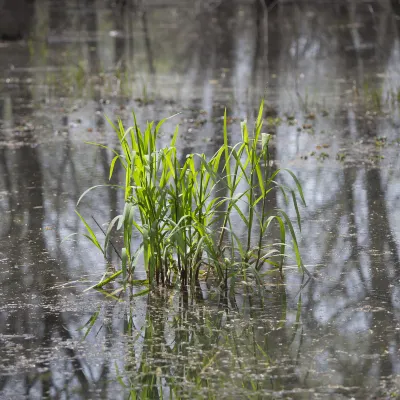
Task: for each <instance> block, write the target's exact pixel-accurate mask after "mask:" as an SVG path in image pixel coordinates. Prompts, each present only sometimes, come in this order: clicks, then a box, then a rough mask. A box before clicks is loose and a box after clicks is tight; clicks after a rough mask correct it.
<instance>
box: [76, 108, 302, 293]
mask: <svg viewBox="0 0 400 400" xmlns="http://www.w3.org/2000/svg"><path fill="white" fill-rule="evenodd" d="M263 105H264V104H263V102H262V103H261V105H260V108H259V112H258V117H257V120H256V122H255V127H254V130H253V133H252V135H250V134H249V131H248V126H247V122H246V121H244V122H242V123H241V131H242V141H241V142H240V143H237V144H235V145H233V146H232V145H230V144H229V135H228V130H227V115H226V111H225V115H224V129H223V139H224V144H223V145H222V146H221V147H220V149H219V150H218V151H217V152H216V153H215V154H214V156H212V157H211V158H210V159H207V157H206V156H205V154H197V153H193V154H189V155H188V156H187V157H186V159H185V160H184V162H181V161H180V160H179V158H178V153H177V148H176V145H175V144H176V140H177V136H178V128H176V130H175V133H174V135H173V137H172V140H171V142H170V145H169V146H167V147H164V148H158V147H157V139H158V137H159V134H160V129H161V127H162V125H163V123H164V122H165V120H162V121H160V122H159V123H158V124H157V125H155V124H154V122H148V123H147V125H146V128H145V129H144V130H142V129H140V128H139V126H138V124H137V122H136V118H135V116H134V126H132V127H130V128H128V129H125V127H124V126H123V124H122V122H121V121H120V120H119V121H118V123H117V124H116V125H114V124H113V123H112V122H111V121H109V123H110V124H111V126H112V127H113V128H114V130H115V132H116V134H117V135H118V139H119V143H120V146H121V151H120V152H117V151H115V150H111V149H110V150H111V151H113V152H114V154H115V157H114V158H113V160H112V162H111V165H110V174H109V176H110V179H111V177H112V175H113V172H114V168H115V165H116V163H120V164H121V166H122V167H123V170H124V174H125V181H124V186H122V188H123V190H124V192H125V207H124V210H123V212H122V213H121V214H120V215H118V216H116V217H115V218H114V219H113V220H112V221H111V222H110V223H109V225H108V228H107V230H106V232H105V240H104V244H103V245H102V244H101V243H100V241H99V239H98V238H97V236H96V235H95V233H94V231H93V230H92V228H91V227H90V226H89V224H88V223H87V222H86V220H85V219H84V217H83V216H81V215H80V214H79V213H78V215H79V217H80V218H81V220H82V221H83V223H84V224H85V227H86V229H87V232H88V234H87V235H86V236H87V237H88V238H89V239H90V240H91V241H92V242H93V244H94V245H95V246H96V247H97V248H98V249H99V250H100V251H101V252H102V253H103V254H104V255H106V254H107V248H108V247H109V245H110V239H111V235H112V232H113V231H114V230H115V229H116V230H117V231H121V232H122V235H123V248H122V251H121V266H120V269H119V270H118V271H117V272H115V273H114V274H113V275H111V276H108V277H103V279H102V280H101V281H100V282H99V283H98V284H97V285H96V286H95V287H97V288H100V287H102V286H104V285H105V284H106V283H109V282H111V281H114V280H116V279H117V278H118V279H120V278H121V277H122V284H123V285H122V287H123V288H124V287H126V285H127V284H129V283H132V282H134V273H135V269H136V266H137V263H138V260H139V259H141V257H143V262H144V267H145V270H146V274H147V283H148V284H149V287H152V286H153V285H180V286H181V287H182V288H185V287H187V286H188V285H195V284H196V283H197V282H198V280H199V277H200V274H202V276H203V275H204V276H205V277H212V278H213V279H214V280H216V281H217V282H218V283H219V284H222V285H224V286H225V287H227V286H228V285H231V287H233V286H234V284H235V282H236V281H237V280H238V279H239V278H240V280H243V279H245V280H247V279H248V278H249V277H251V278H252V279H253V280H254V281H256V282H257V283H260V284H261V283H262V277H263V275H264V273H265V264H269V265H272V267H273V268H275V269H277V270H279V271H280V274H281V276H283V265H284V260H285V258H286V253H287V252H286V247H287V246H288V243H287V235H288V233H290V236H291V246H292V248H293V250H294V254H295V258H296V261H297V265H298V267H299V268H300V269H301V270H303V271H304V270H305V268H304V266H303V263H302V260H301V256H300V252H299V248H298V244H297V239H296V235H295V232H294V229H293V225H292V222H291V220H290V219H289V217H288V215H287V214H286V213H285V212H284V211H283V210H282V209H276V208H272V209H271V208H270V207H269V202H268V200H269V197H270V196H271V195H273V192H274V191H276V190H279V191H281V192H282V193H283V196H284V198H285V200H286V202H289V199H290V201H291V202H292V203H293V205H294V208H295V210H296V215H297V223H298V225H299V227H300V229H301V223H300V213H299V209H298V201H297V196H299V197H300V200H301V202H302V203H304V204H305V201H304V196H303V192H302V188H301V185H300V182H299V181H298V179H297V178H296V176H295V175H294V174H293V173H292V172H291V171H289V170H287V169H285V170H281V169H275V168H274V167H273V164H272V162H271V160H270V153H269V142H270V135H268V134H265V133H262V126H263ZM282 172H286V173H288V174H289V175H290V176H291V177H292V179H293V182H294V184H295V189H292V188H289V187H287V186H285V185H283V184H280V183H279V182H278V181H277V178H278V175H279V174H281V173H282ZM91 189H92V188H90V189H88V190H87V191H86V192H85V193H84V194H83V195H82V196H81V198H82V197H83V196H84V195H85V194H86V193H87V192H88V191H89V190H91ZM80 200H81V199H79V201H80ZM79 201H78V203H79ZM238 221H239V225H241V226H242V227H243V228H244V229H243V231H244V233H243V234H242V235H240V234H239V233H238V232H239V229H238ZM273 224H277V225H278V227H279V232H280V240H279V243H275V242H274V241H273V240H268V233H269V232H270V231H271V226H272V225H273ZM255 228H256V229H255ZM137 233H139V234H140V237H141V244H140V245H139V246H138V247H137V248H134V247H133V237H134V235H137Z"/></svg>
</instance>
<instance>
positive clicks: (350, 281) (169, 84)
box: [0, 0, 400, 399]
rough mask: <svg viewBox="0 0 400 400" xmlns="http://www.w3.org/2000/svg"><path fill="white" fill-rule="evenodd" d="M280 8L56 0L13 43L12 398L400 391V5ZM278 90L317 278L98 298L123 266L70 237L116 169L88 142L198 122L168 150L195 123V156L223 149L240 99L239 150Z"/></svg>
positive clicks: (280, 147) (1, 208)
mask: <svg viewBox="0 0 400 400" xmlns="http://www.w3.org/2000/svg"><path fill="white" fill-rule="evenodd" d="M276 3H279V4H277V5H274V2H271V4H270V5H269V8H268V9H267V8H266V6H264V3H262V2H260V1H258V0H257V1H256V0H255V1H250V0H248V1H234V2H232V1H231V0H219V1H211V0H204V1H203V0H201V1H200V0H199V1H183V0H175V1H171V0H166V1H161V0H158V1H156V0H148V1H143V2H134V1H132V2H118V1H117V2H115V4H113V3H112V2H111V1H103V0H87V1H85V2H80V1H66V2H58V1H46V0H36V2H35V3H34V11H33V15H32V16H31V21H30V25H29V26H30V28H29V29H30V30H29V33H28V34H27V35H26V37H25V39H24V40H21V41H16V42H6V41H4V42H0V212H1V214H0V215H1V225H0V360H1V363H0V398H1V399H24V398H26V399H28V398H29V399H31V398H32V399H40V398H54V399H98V398H99V399H100V398H101V399H119V398H121V399H122V398H128V397H129V396H131V398H132V399H134V398H138V399H146V398H149V399H169V398H174V399H175V398H176V399H181V398H189V399H214V398H219V399H247V398H250V399H269V398H271V399H275V398H288V399H289V398H293V399H309V398H316V399H319V398H321V399H352V398H354V399H386V398H388V399H389V398H399V397H400V262H399V251H400V212H399V210H400V168H399V167H400V165H399V163H400V161H399V157H398V154H399V150H400V116H399V110H400V108H399V107H400V79H399V74H400V71H399V69H398V66H399V65H400V47H399V45H400V42H399V35H398V33H399V29H400V6H399V4H398V3H396V2H395V1H393V2H391V1H389V0H387V1H386V0H380V1H379V2H374V1H361V0H360V1H356V0H354V1H352V0H349V1H348V2H337V4H333V5H332V4H331V2H321V1H309V2H280V1H277V2H276ZM332 3H333V2H332ZM335 3H336V2H335ZM263 96H264V97H265V101H266V112H265V129H266V131H267V132H269V133H271V134H273V145H274V146H273V157H274V159H275V160H276V163H277V164H278V165H283V166H287V167H289V168H290V169H291V170H292V171H294V172H295V173H296V174H297V175H298V177H299V179H300V181H301V183H302V185H303V189H304V194H305V197H306V201H307V207H306V208H302V209H301V210H300V211H301V213H302V216H303V222H302V232H301V234H300V233H299V247H300V249H301V252H302V255H303V258H304V262H305V264H306V265H307V268H308V270H309V271H310V272H311V273H312V277H313V278H312V279H310V280H308V281H307V279H306V278H304V277H303V276H302V275H301V274H299V273H298V271H297V270H296V268H294V267H293V268H292V266H290V265H289V266H288V269H287V272H286V275H285V281H284V283H281V282H280V281H279V280H278V279H275V278H271V279H269V280H268V281H266V289H267V290H266V292H265V293H264V294H263V295H261V294H260V292H259V291H258V290H256V289H255V288H253V287H247V286H244V287H243V288H241V290H240V291H239V292H238V293H237V294H236V295H235V296H227V295H226V293H224V292H223V291H219V290H217V288H213V287H212V286H207V285H206V284H204V285H203V284H202V287H201V290H199V292H198V293H192V294H191V295H190V296H189V295H183V294H180V293H179V292H175V291H172V290H166V289H160V290H157V291H155V292H154V293H151V295H148V296H147V295H146V296H142V297H133V296H127V297H126V298H121V299H119V301H118V299H117V300H116V299H115V298H111V297H107V296H106V295H105V294H103V293H99V292H97V291H93V290H89V291H85V289H86V288H88V287H89V286H90V285H91V284H93V283H95V282H97V281H98V280H99V279H100V277H101V276H102V274H103V273H104V270H105V265H104V261H103V259H102V258H101V257H100V255H99V254H98V253H97V252H96V251H95V248H94V247H92V246H90V243H89V242H88V241H87V240H86V239H85V238H84V237H83V236H74V237H72V238H70V240H65V241H63V239H64V238H66V237H67V236H68V235H70V234H72V233H77V232H80V233H83V232H84V227H83V226H82V224H81V222H80V220H79V218H78V216H77V215H76V214H75V213H74V210H75V207H76V203H77V200H78V199H79V196H80V195H81V194H82V193H83V191H85V190H86V189H87V188H88V187H90V186H93V185H100V184H104V183H107V181H108V165H109V163H110V161H111V159H112V157H111V154H110V153H109V152H108V151H107V150H105V149H102V148H99V147H95V146H91V145H89V144H85V141H96V142H100V143H103V144H107V145H110V146H114V145H115V146H116V137H115V136H114V133H113V131H112V129H111V128H110V127H109V126H108V124H107V122H106V121H105V118H104V116H105V115H106V116H108V117H110V118H111V119H116V118H117V117H120V118H122V120H123V121H124V122H126V124H127V125H129V124H130V123H132V115H131V112H132V111H133V110H134V111H135V113H136V115H137V117H138V120H139V123H144V122H145V121H146V120H159V119H161V118H163V117H168V116H171V115H173V114H176V113H180V114H179V115H177V116H176V117H174V118H173V119H171V120H170V121H168V123H167V124H166V126H165V129H164V136H163V138H162V139H161V140H168V139H169V135H170V133H171V132H172V131H173V128H174V126H175V124H178V123H179V124H180V139H179V141H178V147H179V150H180V151H181V154H182V157H184V155H185V154H187V153H189V152H193V151H195V152H199V151H204V152H205V153H206V154H208V155H212V154H213V153H214V152H215V151H216V149H217V148H218V146H219V145H220V144H221V140H222V136H221V135H222V120H221V117H222V116H223V112H224V108H225V107H226V108H227V110H228V115H229V116H230V122H231V124H230V125H229V129H230V135H231V136H230V140H231V141H232V142H235V141H239V140H240V129H239V127H240V123H239V121H240V120H241V119H243V118H248V119H249V120H252V119H254V115H255V112H256V109H257V106H258V103H259V101H260V99H261V97H263ZM116 181H117V179H116ZM275 204H276V205H277V206H279V207H282V208H284V209H285V210H286V211H287V212H288V213H289V215H291V216H292V217H293V218H294V217H295V212H294V210H293V209H291V208H290V207H288V206H286V204H285V202H284V199H283V198H282V197H281V196H280V195H279V194H277V196H276V199H275ZM122 207H123V198H122V197H121V194H120V193H118V192H116V191H113V190H108V189H107V188H99V189H97V190H96V191H92V192H91V193H90V194H88V196H87V197H86V198H85V199H84V200H83V202H82V203H81V204H80V205H79V211H80V212H81V214H83V215H85V216H86V217H87V218H88V219H89V218H90V217H91V216H93V217H94V218H95V219H96V220H97V221H99V223H101V224H104V223H107V222H108V221H110V220H111V219H112V218H113V217H114V216H115V215H116V213H118V212H120V210H121V208H122ZM113 262H115V264H116V265H117V263H118V260H117V259H116V258H115V259H113ZM289 264H290V263H289ZM135 290H136V288H135V289H134V291H135Z"/></svg>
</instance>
